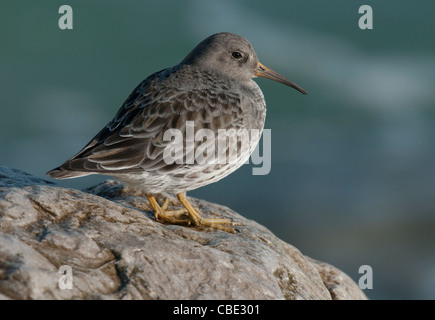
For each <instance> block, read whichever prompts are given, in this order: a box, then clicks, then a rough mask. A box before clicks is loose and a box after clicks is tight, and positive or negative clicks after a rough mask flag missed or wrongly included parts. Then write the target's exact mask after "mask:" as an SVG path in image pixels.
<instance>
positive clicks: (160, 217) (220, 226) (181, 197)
mask: <svg viewBox="0 0 435 320" xmlns="http://www.w3.org/2000/svg"><path fill="white" fill-rule="evenodd" d="M177 197H178V201H180V203H181V204H182V205H183V207H184V208H183V209H178V210H167V208H168V204H169V199H166V200H165V201H164V202H163V204H162V206H160V205H159V204H158V202H157V200H156V199H155V198H154V196H152V195H147V198H148V200H149V202H150V204H151V206H152V207H153V209H154V216H155V218H156V220H157V221H164V222H168V223H171V224H187V225H194V226H197V227H207V228H211V229H217V230H222V231H226V232H229V233H236V231H235V230H234V229H233V228H231V227H230V226H231V225H234V224H233V222H232V221H231V220H230V219H207V218H203V217H202V216H201V215H200V214H199V213H198V211H197V210H196V209H195V208H193V207H192V205H191V204H190V203H189V202H188V201H187V198H186V194H185V193H179V194H177Z"/></svg>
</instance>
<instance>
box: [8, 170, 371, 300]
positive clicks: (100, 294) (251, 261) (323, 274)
mask: <svg viewBox="0 0 435 320" xmlns="http://www.w3.org/2000/svg"><path fill="white" fill-rule="evenodd" d="M165 196H167V195H161V196H160V197H159V200H160V201H162V200H163V199H164V197H165ZM171 201H172V203H174V204H175V203H176V201H175V198H174V197H172V198H171ZM189 201H191V203H192V204H193V205H194V206H196V207H198V208H199V209H200V211H201V212H202V214H203V215H204V216H206V217H225V218H230V219H232V220H234V221H236V222H237V223H239V224H241V225H240V226H237V227H236V229H237V231H238V232H237V233H236V234H230V233H226V232H222V231H215V230H208V229H198V228H193V227H187V226H178V225H166V224H162V223H159V222H156V221H155V220H154V216H153V213H152V210H151V208H150V206H149V204H148V201H147V200H146V197H145V196H144V195H143V194H141V193H140V192H137V191H134V190H131V189H129V188H126V187H124V186H123V185H121V184H120V183H118V182H116V181H111V180H109V181H106V182H104V183H102V184H99V185H97V186H94V187H92V188H89V189H86V190H84V191H79V190H73V189H67V188H62V187H60V186H59V185H57V184H55V183H53V182H50V181H47V180H43V179H40V178H36V177H34V176H31V175H29V174H27V173H24V172H22V171H19V170H16V169H12V168H10V167H5V166H0V298H3V299H8V298H10V299H331V298H332V299H366V296H365V295H364V293H362V291H361V290H360V289H359V288H358V286H357V285H356V284H355V283H354V282H353V281H352V280H351V279H350V278H349V277H348V276H347V275H345V274H344V273H343V272H341V271H340V270H338V269H336V268H334V267H332V266H330V265H327V264H325V263H321V262H318V261H315V260H313V259H310V258H308V257H305V256H304V255H302V254H301V252H300V251H299V250H298V249H296V248H295V247H293V246H291V245H290V244H287V243H285V242H283V241H282V240H280V239H278V238H277V237H276V236H274V235H273V234H272V233H271V232H270V231H269V230H267V229H266V228H265V227H263V226H261V225H259V224H258V223H256V222H254V221H252V220H248V219H246V218H244V217H242V216H240V215H239V214H237V213H236V212H234V211H232V210H230V209H229V208H226V207H223V206H220V205H217V204H212V203H209V202H206V201H203V200H198V199H193V198H189ZM63 265H67V266H70V267H71V268H72V276H73V279H72V284H73V288H72V289H71V290H62V289H60V287H59V279H60V277H62V276H63V274H62V273H59V268H60V267H61V266H63Z"/></svg>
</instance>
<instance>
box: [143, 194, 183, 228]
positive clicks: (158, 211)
mask: <svg viewBox="0 0 435 320" xmlns="http://www.w3.org/2000/svg"><path fill="white" fill-rule="evenodd" d="M146 196H147V198H148V201H149V202H150V204H151V206H152V207H153V209H154V217H155V218H156V220H157V221H159V220H160V221H161V220H163V221H165V222H169V223H173V224H180V223H188V222H190V221H188V220H186V218H184V219H182V218H180V216H182V215H186V213H188V212H187V209H184V208H183V209H178V210H166V209H167V208H168V204H169V199H166V200H165V202H163V204H162V206H160V205H159V204H158V202H157V200H156V198H154V196H153V195H151V194H147V195H146Z"/></svg>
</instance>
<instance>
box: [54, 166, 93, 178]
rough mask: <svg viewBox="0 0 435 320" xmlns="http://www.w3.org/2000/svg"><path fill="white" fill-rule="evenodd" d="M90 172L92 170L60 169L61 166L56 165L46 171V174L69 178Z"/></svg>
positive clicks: (86, 174) (87, 174)
mask: <svg viewBox="0 0 435 320" xmlns="http://www.w3.org/2000/svg"><path fill="white" fill-rule="evenodd" d="M91 174H93V172H83V171H70V170H65V169H62V167H57V168H55V169H53V170H50V171H48V172H47V173H46V175H48V176H50V177H52V178H55V179H71V178H78V177H84V176H89V175H91Z"/></svg>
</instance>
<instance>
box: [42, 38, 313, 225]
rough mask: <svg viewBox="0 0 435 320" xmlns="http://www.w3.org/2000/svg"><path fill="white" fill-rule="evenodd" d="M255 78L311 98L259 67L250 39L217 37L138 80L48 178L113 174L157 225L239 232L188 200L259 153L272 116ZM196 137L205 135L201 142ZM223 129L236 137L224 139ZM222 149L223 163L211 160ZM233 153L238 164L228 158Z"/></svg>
mask: <svg viewBox="0 0 435 320" xmlns="http://www.w3.org/2000/svg"><path fill="white" fill-rule="evenodd" d="M256 77H264V78H268V79H271V80H274V81H277V82H280V83H282V84H284V85H287V86H289V87H292V88H294V89H296V90H298V91H299V92H301V93H302V94H307V92H306V91H305V90H304V89H302V88H301V87H300V86H299V85H297V84H296V83H295V82H293V81H291V80H289V79H287V78H286V77H284V76H282V75H281V74H279V73H277V72H275V71H273V70H271V69H269V68H267V67H266V66H264V65H263V64H261V63H260V62H259V59H258V57H257V54H256V53H255V51H254V49H253V47H252V45H251V43H250V42H249V41H248V40H246V39H245V38H244V37H242V36H239V35H237V34H234V33H230V32H221V33H216V34H213V35H211V36H209V37H207V38H206V39H205V40H203V41H201V42H200V43H199V44H198V45H197V46H196V47H194V49H193V50H192V51H191V52H190V53H188V55H187V56H186V57H185V58H184V59H183V60H182V61H181V62H180V63H178V64H176V65H174V66H172V67H169V68H166V69H163V70H160V71H158V72H155V73H153V74H151V75H150V76H149V77H147V78H146V79H145V80H143V81H142V82H140V83H139V85H138V86H137V87H136V88H135V89H134V90H133V91H132V92H131V94H130V95H129V96H128V98H127V100H126V101H125V102H124V103H123V104H122V106H121V107H120V109H119V110H118V111H117V113H116V114H115V116H114V118H113V119H112V120H111V121H110V122H109V123H108V124H107V125H106V126H105V127H104V128H103V129H101V130H100V131H99V132H98V133H97V134H96V135H95V137H94V138H92V139H91V140H90V141H89V143H88V144H86V145H85V147H83V148H82V149H81V150H80V151H79V152H78V153H77V154H75V155H74V156H73V157H71V158H70V159H68V160H67V161H65V162H64V163H63V164H62V165H60V166H59V167H57V168H54V169H53V170H50V171H48V172H47V175H48V176H50V177H52V178H56V179H68V178H76V177H82V176H87V175H91V174H102V175H109V176H112V177H115V178H117V179H119V180H120V181H121V182H123V183H124V184H126V185H128V186H130V187H132V188H137V189H139V190H141V191H143V192H144V194H145V195H146V198H147V199H148V201H149V203H150V205H151V207H152V208H153V210H154V218H155V220H157V221H159V222H162V223H169V224H183V225H188V226H189V225H190V226H196V227H203V228H211V229H215V230H222V231H226V232H230V233H235V232H236V231H235V230H234V228H233V226H234V225H235V223H234V222H233V221H231V220H230V219H218V218H215V219H211V218H204V217H203V216H202V215H201V214H200V213H199V210H198V209H196V208H194V207H193V206H192V205H191V204H190V202H189V201H188V200H187V197H186V192H188V191H191V190H194V189H197V188H200V187H203V186H205V185H208V184H211V183H214V182H217V181H219V180H221V179H222V178H224V177H226V176H228V175H229V174H231V173H232V172H234V171H235V170H237V169H238V168H239V167H240V166H241V165H243V164H244V163H245V162H246V161H247V160H248V159H249V157H250V155H251V153H252V152H253V151H254V149H255V147H256V145H257V144H258V142H259V139H260V135H261V132H262V130H263V128H264V122H265V118H266V102H265V99H264V95H263V93H262V91H261V89H260V87H259V86H258V85H257V83H256V82H255V81H254V80H253V79H254V78H256ZM201 130H202V131H201ZM253 131H256V132H258V133H259V134H257V135H251V136H252V137H251V139H249V141H248V143H242V142H241V139H240V137H239V136H238V135H239V134H240V133H246V132H248V133H249V132H253ZM192 132H193V133H194V135H193V136H192ZM198 132H201V133H202V138H201V137H200V138H199V139H196V137H197V134H198ZM204 132H205V133H206V134H205V136H204V134H203V133H204ZM221 132H224V133H228V132H231V134H227V135H223V137H220V136H219V133H221ZM168 133H171V134H168ZM175 133H178V134H179V135H178V136H177V135H175ZM189 133H190V137H189V135H188V134H189ZM210 133H211V134H212V135H211V136H210ZM213 135H214V136H213ZM216 136H218V138H216ZM177 137H178V138H181V139H177ZM192 137H193V138H192ZM204 137H209V138H210V139H204ZM212 138H214V139H212ZM208 140H209V142H208V144H206V142H207V141H208ZM242 140H243V139H242ZM243 141H246V140H243ZM224 142H225V143H224ZM205 144H206V146H204V145H205ZM201 146H202V149H200V148H201ZM222 146H223V147H222ZM206 147H207V148H210V149H207V148H206ZM219 147H220V150H218V149H219ZM199 149H200V150H199ZM198 150H199V151H198ZM207 150H208V151H210V150H211V151H210V152H209V155H211V156H210V157H208V158H207V159H209V160H210V161H199V160H198V158H201V157H200V156H203V155H204V153H205V151H207ZM234 150H236V151H234ZM195 151H197V152H196V153H195ZM213 151H214V152H213ZM233 151H234V152H233ZM217 152H219V156H220V158H219V157H217V158H218V159H217V160H220V161H217V160H216V157H212V156H216V154H217ZM231 152H232V159H231V160H232V161H225V160H228V158H229V155H230V153H231ZM222 158H223V160H224V161H221V160H222ZM202 160H204V159H202ZM162 192H167V193H170V194H176V195H177V199H178V201H179V203H180V204H181V206H182V207H181V208H180V209H171V210H170V209H169V208H168V205H169V199H166V200H165V201H164V202H163V203H162V204H160V203H158V201H157V200H156V195H157V194H160V193H162Z"/></svg>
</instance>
